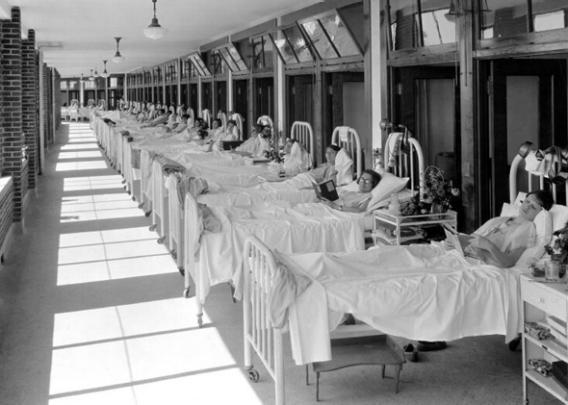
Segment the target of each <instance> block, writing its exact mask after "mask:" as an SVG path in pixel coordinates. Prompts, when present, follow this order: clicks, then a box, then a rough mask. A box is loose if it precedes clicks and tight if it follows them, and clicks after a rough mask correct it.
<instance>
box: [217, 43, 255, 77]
mask: <svg viewBox="0 0 568 405" xmlns="http://www.w3.org/2000/svg"><path fill="white" fill-rule="evenodd" d="M217 52H218V54H219V55H220V56H221V58H222V60H223V61H224V62H225V64H226V65H227V67H228V68H229V69H230V70H231V72H246V71H247V70H248V69H247V66H246V65H245V62H244V61H243V59H242V58H241V55H240V54H239V51H237V48H235V46H234V45H233V44H227V45H224V46H222V47H221V48H218V49H217Z"/></svg>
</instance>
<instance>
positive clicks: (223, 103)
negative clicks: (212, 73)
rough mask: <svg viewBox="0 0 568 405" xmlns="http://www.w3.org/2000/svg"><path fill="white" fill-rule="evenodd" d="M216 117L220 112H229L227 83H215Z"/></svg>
mask: <svg viewBox="0 0 568 405" xmlns="http://www.w3.org/2000/svg"><path fill="white" fill-rule="evenodd" d="M215 110H216V111H215V114H214V115H215V116H217V113H218V112H219V111H223V112H225V113H226V112H227V82H226V81H222V82H215Z"/></svg>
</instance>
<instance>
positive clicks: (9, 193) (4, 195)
mask: <svg viewBox="0 0 568 405" xmlns="http://www.w3.org/2000/svg"><path fill="white" fill-rule="evenodd" d="M0 184H2V186H1V187H0V244H1V243H3V242H4V240H5V239H6V235H7V234H8V231H9V230H10V226H11V225H12V222H13V221H12V212H13V210H14V184H13V183H12V181H10V182H8V183H6V184H3V183H2V182H0Z"/></svg>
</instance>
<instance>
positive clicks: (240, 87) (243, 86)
mask: <svg viewBox="0 0 568 405" xmlns="http://www.w3.org/2000/svg"><path fill="white" fill-rule="evenodd" d="M248 85H249V81H248V80H247V79H239V80H234V81H233V112H236V113H239V114H240V115H241V116H242V117H243V120H244V122H243V132H244V133H243V139H246V138H248V134H249V129H250V126H251V124H250V123H249V122H247V119H248V111H249V101H248V100H249V97H248Z"/></svg>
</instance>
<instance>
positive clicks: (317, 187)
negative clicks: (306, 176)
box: [313, 180, 339, 201]
mask: <svg viewBox="0 0 568 405" xmlns="http://www.w3.org/2000/svg"><path fill="white" fill-rule="evenodd" d="M313 187H314V191H315V192H316V195H317V196H318V198H320V199H322V200H328V201H335V200H338V199H339V195H338V194H337V189H336V187H335V182H334V181H333V180H326V181H322V182H321V183H317V184H316V183H314V185H313Z"/></svg>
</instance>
